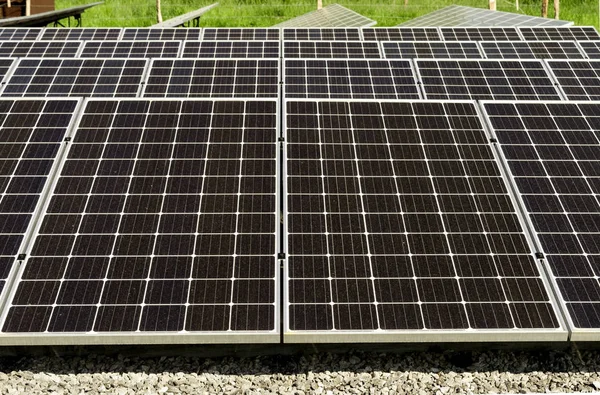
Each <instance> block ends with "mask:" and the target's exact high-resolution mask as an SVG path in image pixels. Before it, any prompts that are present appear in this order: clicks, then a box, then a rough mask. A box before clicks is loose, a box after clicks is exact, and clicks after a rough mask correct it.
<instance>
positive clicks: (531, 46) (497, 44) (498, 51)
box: [479, 41, 584, 59]
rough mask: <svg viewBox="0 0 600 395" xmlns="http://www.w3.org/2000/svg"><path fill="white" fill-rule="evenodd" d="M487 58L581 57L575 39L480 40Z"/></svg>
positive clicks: (582, 56)
mask: <svg viewBox="0 0 600 395" xmlns="http://www.w3.org/2000/svg"><path fill="white" fill-rule="evenodd" d="M479 44H480V45H481V49H482V50H483V53H484V54H485V57H486V58H488V59H583V58H584V55H583V54H582V53H581V51H580V50H579V48H578V47H577V44H576V43H575V41H481V42H480V43H479Z"/></svg>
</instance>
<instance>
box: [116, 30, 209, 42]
mask: <svg viewBox="0 0 600 395" xmlns="http://www.w3.org/2000/svg"><path fill="white" fill-rule="evenodd" d="M201 34H202V29H199V28H192V27H189V28H185V29H181V28H161V29H140V28H126V29H123V38H122V39H123V40H134V41H135V40H151V41H153V40H157V41H166V40H181V41H184V40H200V36H201Z"/></svg>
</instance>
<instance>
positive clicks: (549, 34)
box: [519, 26, 600, 41]
mask: <svg viewBox="0 0 600 395" xmlns="http://www.w3.org/2000/svg"><path fill="white" fill-rule="evenodd" d="M519 31H520V32H521V35H522V36H523V39H525V40H532V41H533V40H543V41H544V40H574V41H585V40H600V34H598V32H597V31H596V29H594V28H593V27H592V26H569V27H521V28H519Z"/></svg>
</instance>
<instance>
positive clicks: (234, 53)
mask: <svg viewBox="0 0 600 395" xmlns="http://www.w3.org/2000/svg"><path fill="white" fill-rule="evenodd" d="M183 45H184V46H183V55H182V56H183V57H184V58H279V41H185V42H184V43H183Z"/></svg>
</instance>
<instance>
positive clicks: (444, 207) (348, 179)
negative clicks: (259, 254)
mask: <svg viewBox="0 0 600 395" xmlns="http://www.w3.org/2000/svg"><path fill="white" fill-rule="evenodd" d="M286 108H287V112H286V115H285V117H286V125H287V128H286V141H287V158H286V172H287V173H286V174H287V179H286V184H287V208H286V227H287V249H286V252H287V256H288V260H287V267H286V273H287V277H286V280H287V284H286V296H287V303H286V305H285V309H286V314H287V321H286V323H285V328H286V332H285V334H284V336H285V338H284V339H285V341H287V342H306V341H311V342H332V341H340V340H341V339H343V340H344V341H354V340H356V341H359V339H360V340H361V341H402V340H409V339H411V338H412V339H415V338H418V339H419V341H426V340H427V339H432V340H431V341H435V339H436V337H435V336H436V332H437V331H439V330H444V331H445V332H444V335H443V336H444V337H443V339H446V341H448V340H449V339H454V340H455V341H456V340H458V339H460V338H461V337H462V339H469V340H470V341H474V339H477V338H479V339H484V338H486V337H487V338H488V339H494V340H495V341H498V338H499V336H502V338H504V339H509V338H511V337H513V338H514V339H520V340H524V339H526V338H528V339H530V340H540V339H541V338H543V337H544V336H550V337H554V335H558V336H560V337H561V338H562V339H565V338H566V334H565V332H564V331H563V330H561V324H560V323H559V319H558V318H557V315H556V310H555V307H554V304H553V302H552V301H551V297H550V296H549V293H548V291H547V290H548V289H549V288H547V285H546V283H545V281H544V280H543V277H542V275H541V272H540V269H539V266H538V263H537V262H536V260H535V258H534V255H533V254H532V252H533V251H532V249H531V247H530V244H529V242H528V240H527V237H526V234H525V232H524V230H523V227H522V225H521V222H520V220H519V216H518V210H517V209H516V207H515V206H514V205H513V202H512V200H511V198H510V195H509V190H508V188H507V185H506V184H505V181H504V179H503V177H502V175H501V171H500V166H499V164H498V162H497V161H496V159H495V156H494V153H493V150H492V147H491V145H490V144H489V143H488V139H487V137H486V134H485V132H484V130H483V126H482V124H481V121H480V119H479V118H478V115H477V111H476V108H475V105H474V103H472V102H457V103H450V102H444V103H442V102H421V101H414V100H413V101H393V102H374V101H369V102H362V101H314V100H313V101H296V100H294V101H287V103H286ZM492 329H494V330H496V331H495V332H493V334H492V333H490V332H489V330H492ZM448 331H450V332H448ZM486 331H487V332H486ZM527 334H528V335H527ZM411 336H412V337H411ZM429 336H431V337H429ZM437 339H439V337H438V338H437Z"/></svg>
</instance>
